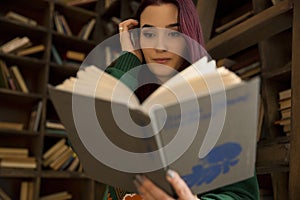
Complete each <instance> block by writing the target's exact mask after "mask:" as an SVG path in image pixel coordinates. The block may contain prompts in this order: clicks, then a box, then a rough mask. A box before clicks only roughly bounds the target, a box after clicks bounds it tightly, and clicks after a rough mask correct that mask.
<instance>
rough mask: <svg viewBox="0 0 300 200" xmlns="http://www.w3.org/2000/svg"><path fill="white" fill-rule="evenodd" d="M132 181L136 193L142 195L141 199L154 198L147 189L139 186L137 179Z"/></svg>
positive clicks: (149, 199)
mask: <svg viewBox="0 0 300 200" xmlns="http://www.w3.org/2000/svg"><path fill="white" fill-rule="evenodd" d="M133 183H134V185H135V187H136V188H137V190H138V193H139V195H140V196H141V197H142V199H143V200H155V199H154V197H153V196H152V195H151V194H150V193H149V192H148V191H146V190H145V188H143V187H142V186H141V184H140V183H139V181H137V180H134V181H133Z"/></svg>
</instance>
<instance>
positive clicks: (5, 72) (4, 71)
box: [0, 59, 17, 90]
mask: <svg viewBox="0 0 300 200" xmlns="http://www.w3.org/2000/svg"><path fill="white" fill-rule="evenodd" d="M0 68H1V71H2V75H3V79H4V81H5V82H6V83H4V86H5V87H6V86H7V85H8V88H9V89H11V90H17V87H16V84H15V82H14V79H13V78H12V76H11V73H10V72H9V70H8V67H7V65H6V62H5V61H3V60H1V59H0Z"/></svg>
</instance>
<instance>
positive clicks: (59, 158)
mask: <svg viewBox="0 0 300 200" xmlns="http://www.w3.org/2000/svg"><path fill="white" fill-rule="evenodd" d="M76 157H77V156H76V154H75V152H74V151H73V149H72V148H71V147H70V146H68V145H67V144H66V139H65V138H62V139H60V140H59V141H57V142H56V143H55V144H54V145H53V146H51V147H50V148H49V149H48V150H47V151H46V152H45V153H44V154H43V166H44V167H50V168H51V169H53V170H68V171H74V170H75V169H76V168H77V166H78V163H76V162H77V161H75V160H76V159H75V158H76ZM73 163H74V164H73ZM71 165H72V167H71ZM69 168H70V169H69ZM71 169H72V170H71Z"/></svg>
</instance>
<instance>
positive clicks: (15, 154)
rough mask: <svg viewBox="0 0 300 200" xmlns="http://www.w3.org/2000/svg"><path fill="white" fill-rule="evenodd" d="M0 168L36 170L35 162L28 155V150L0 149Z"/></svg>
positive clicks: (17, 148)
mask: <svg viewBox="0 0 300 200" xmlns="http://www.w3.org/2000/svg"><path fill="white" fill-rule="evenodd" d="M0 167H1V168H22V169H36V168H37V160H36V158H35V157H34V156H31V155H30V154H29V150H28V148H20V147H16V148H13V147H0Z"/></svg>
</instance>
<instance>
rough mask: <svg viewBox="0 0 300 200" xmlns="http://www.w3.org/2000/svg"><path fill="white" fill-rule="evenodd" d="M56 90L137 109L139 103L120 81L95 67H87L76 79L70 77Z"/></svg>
mask: <svg viewBox="0 0 300 200" xmlns="http://www.w3.org/2000/svg"><path fill="white" fill-rule="evenodd" d="M56 88H57V89H60V90H64V91H68V92H71V93H74V94H80V95H84V96H89V97H94V98H99V99H103V100H107V101H111V102H117V103H122V104H126V105H129V107H132V108H137V107H139V105H140V103H139V100H138V99H137V97H136V96H135V95H134V93H133V92H132V91H131V90H130V89H129V88H128V87H127V86H126V85H125V84H124V83H122V82H121V81H119V80H118V79H116V78H114V77H113V76H111V75H109V74H107V73H105V72H104V71H102V70H101V69H99V68H97V67H95V66H89V67H86V68H84V69H83V70H80V71H78V72H77V77H76V78H75V77H70V78H69V79H66V80H65V81H64V82H63V83H62V84H60V85H58V86H56Z"/></svg>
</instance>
